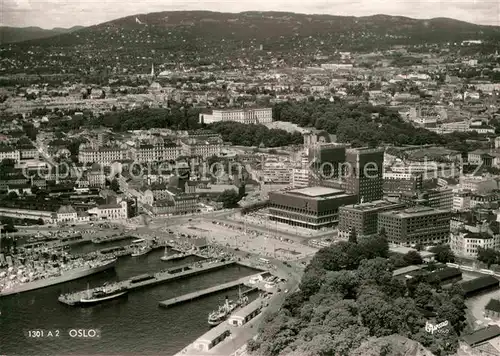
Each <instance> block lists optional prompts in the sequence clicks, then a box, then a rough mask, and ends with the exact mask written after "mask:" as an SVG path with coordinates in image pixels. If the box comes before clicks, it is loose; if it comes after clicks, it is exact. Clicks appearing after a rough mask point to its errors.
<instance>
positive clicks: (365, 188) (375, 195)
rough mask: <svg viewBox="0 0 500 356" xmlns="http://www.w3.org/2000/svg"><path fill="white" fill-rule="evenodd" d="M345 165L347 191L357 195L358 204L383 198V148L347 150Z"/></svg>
mask: <svg viewBox="0 0 500 356" xmlns="http://www.w3.org/2000/svg"><path fill="white" fill-rule="evenodd" d="M345 164H346V167H345V189H346V191H347V192H348V193H350V194H356V195H357V196H358V202H360V201H363V202H371V201H374V200H379V199H382V198H383V196H384V193H383V182H384V181H383V177H382V172H383V169H384V168H383V167H384V149H383V148H351V149H347V150H346V163H345Z"/></svg>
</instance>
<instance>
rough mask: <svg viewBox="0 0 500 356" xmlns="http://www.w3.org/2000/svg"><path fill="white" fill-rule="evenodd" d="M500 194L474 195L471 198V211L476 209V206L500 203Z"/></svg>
mask: <svg viewBox="0 0 500 356" xmlns="http://www.w3.org/2000/svg"><path fill="white" fill-rule="evenodd" d="M498 199H499V194H498V193H495V192H491V193H482V194H480V193H475V194H474V193H473V194H471V197H470V209H473V208H475V207H476V206H479V205H483V204H489V203H493V202H496V201H498Z"/></svg>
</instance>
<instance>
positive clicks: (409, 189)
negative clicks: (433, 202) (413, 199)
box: [383, 172, 423, 196]
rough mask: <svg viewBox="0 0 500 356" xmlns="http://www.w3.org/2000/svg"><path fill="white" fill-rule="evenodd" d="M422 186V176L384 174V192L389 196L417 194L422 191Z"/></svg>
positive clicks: (415, 174) (413, 174) (416, 174)
mask: <svg viewBox="0 0 500 356" xmlns="http://www.w3.org/2000/svg"><path fill="white" fill-rule="evenodd" d="M422 184H423V177H422V174H418V173H393V172H384V183H383V190H384V195H387V196H399V195H400V194H402V193H410V194H412V193H416V192H417V191H419V190H420V189H422Z"/></svg>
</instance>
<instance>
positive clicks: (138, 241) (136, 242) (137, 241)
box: [132, 239, 146, 244]
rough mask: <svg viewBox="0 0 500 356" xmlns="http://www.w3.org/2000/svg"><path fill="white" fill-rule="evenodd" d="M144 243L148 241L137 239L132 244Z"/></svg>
mask: <svg viewBox="0 0 500 356" xmlns="http://www.w3.org/2000/svg"><path fill="white" fill-rule="evenodd" d="M144 241H146V240H144V239H135V240H133V241H132V243H133V244H138V243H141V242H144Z"/></svg>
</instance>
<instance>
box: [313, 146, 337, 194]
mask: <svg viewBox="0 0 500 356" xmlns="http://www.w3.org/2000/svg"><path fill="white" fill-rule="evenodd" d="M308 151H309V152H308V156H309V162H311V169H312V170H313V172H314V174H313V177H312V178H313V182H312V183H313V184H316V185H321V182H322V181H323V180H329V179H338V178H339V177H341V176H342V175H343V174H342V167H343V166H344V162H345V160H346V147H345V146H343V145H339V144H335V143H321V142H318V143H315V144H313V145H311V146H310V147H309V150H308Z"/></svg>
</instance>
